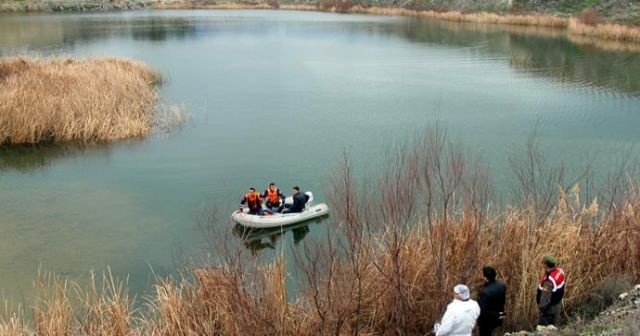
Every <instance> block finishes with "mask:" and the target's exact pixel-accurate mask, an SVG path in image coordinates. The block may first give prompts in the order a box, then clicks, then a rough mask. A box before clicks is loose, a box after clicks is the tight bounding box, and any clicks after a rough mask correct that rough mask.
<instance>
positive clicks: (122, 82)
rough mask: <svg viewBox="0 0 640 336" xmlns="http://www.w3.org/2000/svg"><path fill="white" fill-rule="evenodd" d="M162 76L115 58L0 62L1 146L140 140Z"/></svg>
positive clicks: (151, 118) (149, 122)
mask: <svg viewBox="0 0 640 336" xmlns="http://www.w3.org/2000/svg"><path fill="white" fill-rule="evenodd" d="M161 80H162V76H161V75H160V74H159V73H158V72H157V71H155V70H153V69H151V68H149V67H148V66H146V65H144V64H143V63H140V62H136V61H130V60H119V59H114V58H105V59H89V60H74V59H71V58H57V59H37V58H36V59H33V58H32V59H28V58H5V59H1V60H0V145H2V144H22V143H28V144H34V143H39V142H48V141H80V142H99V141H112V140H118V139H125V138H132V137H141V136H144V135H146V134H148V133H149V131H150V129H151V127H152V125H153V123H154V107H155V103H156V101H157V99H158V95H157V93H156V91H155V89H154V86H155V85H156V84H158V83H160V82H161Z"/></svg>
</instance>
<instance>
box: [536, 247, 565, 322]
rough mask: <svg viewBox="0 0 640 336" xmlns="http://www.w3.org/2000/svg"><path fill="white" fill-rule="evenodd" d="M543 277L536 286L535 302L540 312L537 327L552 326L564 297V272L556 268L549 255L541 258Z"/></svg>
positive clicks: (553, 259)
mask: <svg viewBox="0 0 640 336" xmlns="http://www.w3.org/2000/svg"><path fill="white" fill-rule="evenodd" d="M542 265H543V266H544V270H545V272H544V275H543V276H542V279H541V280H540V284H539V285H538V292H537V293H536V302H537V304H538V309H539V310H540V318H539V319H538V325H540V326H548V325H553V324H554V323H555V320H556V316H558V313H559V312H560V304H561V303H562V297H563V296H564V285H565V275H564V271H562V270H561V269H560V268H558V267H556V259H555V258H554V257H553V256H551V255H545V256H544V258H542Z"/></svg>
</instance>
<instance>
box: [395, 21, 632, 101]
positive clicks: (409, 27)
mask: <svg viewBox="0 0 640 336" xmlns="http://www.w3.org/2000/svg"><path fill="white" fill-rule="evenodd" d="M388 29H389V31H388V32H389V33H391V34H398V35H400V36H402V37H404V38H406V39H408V40H411V41H414V42H420V43H432V44H438V45H446V46H457V47H463V48H468V49H469V50H470V52H472V53H480V54H485V55H489V56H491V57H507V58H508V61H509V64H510V65H511V66H512V67H513V68H515V69H517V70H519V71H523V72H526V73H530V74H534V75H536V76H544V77H548V78H552V79H554V80H558V81H561V82H575V83H577V85H596V86H600V87H607V88H611V89H615V90H619V91H623V92H626V93H630V94H638V93H640V53H635V52H632V51H630V50H633V48H629V47H628V46H627V47H626V48H622V46H618V45H611V44H609V46H610V47H611V49H613V50H604V49H599V48H597V44H596V43H595V42H594V41H593V40H585V39H575V38H574V39H569V38H568V37H567V36H566V34H565V33H564V31H562V30H557V29H551V28H539V27H519V26H500V25H488V24H471V23H458V22H446V21H434V20H420V19H410V20H407V21H405V22H404V24H401V25H392V26H389V27H388ZM574 41H575V42H574ZM578 43H584V44H583V45H580V44H578ZM600 45H602V44H600Z"/></svg>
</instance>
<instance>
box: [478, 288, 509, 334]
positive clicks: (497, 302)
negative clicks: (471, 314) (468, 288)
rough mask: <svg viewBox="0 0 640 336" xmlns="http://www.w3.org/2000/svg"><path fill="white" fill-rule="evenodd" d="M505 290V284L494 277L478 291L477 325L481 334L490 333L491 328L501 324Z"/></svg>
mask: <svg viewBox="0 0 640 336" xmlns="http://www.w3.org/2000/svg"><path fill="white" fill-rule="evenodd" d="M506 292H507V286H505V284H503V283H502V282H499V281H496V280H495V279H493V280H491V281H489V282H487V283H486V284H485V285H484V287H483V288H482V290H481V291H480V295H479V296H478V305H479V306H480V317H479V318H478V325H479V326H480V334H481V335H482V336H485V335H491V332H492V331H493V329H495V328H496V327H498V326H500V325H501V324H502V320H501V313H503V312H504V305H505V296H506Z"/></svg>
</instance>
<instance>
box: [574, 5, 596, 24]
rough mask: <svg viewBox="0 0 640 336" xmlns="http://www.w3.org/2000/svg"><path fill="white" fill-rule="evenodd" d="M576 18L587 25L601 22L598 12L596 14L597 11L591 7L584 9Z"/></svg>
mask: <svg viewBox="0 0 640 336" xmlns="http://www.w3.org/2000/svg"><path fill="white" fill-rule="evenodd" d="M578 19H579V20H580V22H582V23H584V24H586V25H589V26H596V25H598V24H599V23H600V22H602V19H601V18H600V14H598V11H596V10H595V9H593V8H589V9H586V10H584V11H583V12H582V13H581V14H580V16H579V17H578Z"/></svg>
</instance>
